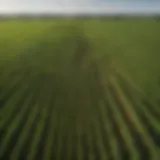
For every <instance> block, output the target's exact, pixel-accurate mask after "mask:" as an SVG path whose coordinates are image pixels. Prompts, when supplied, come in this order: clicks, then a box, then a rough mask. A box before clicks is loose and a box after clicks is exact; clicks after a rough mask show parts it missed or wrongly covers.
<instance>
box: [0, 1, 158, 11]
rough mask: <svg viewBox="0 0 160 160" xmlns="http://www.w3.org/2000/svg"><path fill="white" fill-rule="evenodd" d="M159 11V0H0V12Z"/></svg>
mask: <svg viewBox="0 0 160 160" xmlns="http://www.w3.org/2000/svg"><path fill="white" fill-rule="evenodd" d="M16 12H32V13H46V12H52V13H57V12H58V13H79V12H80V13H132V12H134V13H136V12H139V13H153V12H154V13H160V1H159V0H0V13H16Z"/></svg>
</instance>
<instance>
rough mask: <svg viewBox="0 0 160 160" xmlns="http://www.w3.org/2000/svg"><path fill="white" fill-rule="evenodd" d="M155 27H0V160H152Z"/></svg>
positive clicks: (159, 116) (156, 132) (158, 118)
mask: <svg viewBox="0 0 160 160" xmlns="http://www.w3.org/2000/svg"><path fill="white" fill-rule="evenodd" d="M159 52H160V22H159V21H156V20H154V19H141V20H138V19H137V20H136V19H134V20H133V19H130V20H125V19H124V20H98V19H95V20H69V19H68V20H67V19H66V20H64V19H63V20H62V19H61V20H18V19H17V20H8V21H7V20H6V21H1V22H0V77H1V79H0V160H1V159H2V160H10V159H11V160H25V159H27V160H34V159H36V160H129V159H132V160H141V159H143V160H159V159H160V108H159V104H160V97H159V95H160V74H159V69H160V63H159V59H160V54H159Z"/></svg>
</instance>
